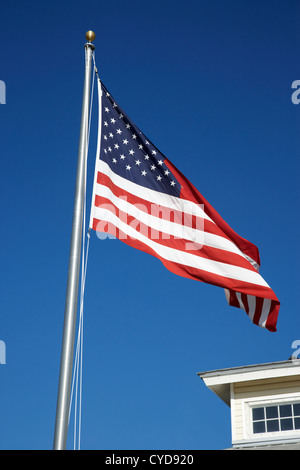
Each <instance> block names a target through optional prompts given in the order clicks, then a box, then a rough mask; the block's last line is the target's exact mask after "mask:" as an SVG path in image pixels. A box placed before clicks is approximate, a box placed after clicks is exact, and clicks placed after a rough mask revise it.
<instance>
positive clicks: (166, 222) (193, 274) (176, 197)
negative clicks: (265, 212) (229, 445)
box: [90, 79, 280, 331]
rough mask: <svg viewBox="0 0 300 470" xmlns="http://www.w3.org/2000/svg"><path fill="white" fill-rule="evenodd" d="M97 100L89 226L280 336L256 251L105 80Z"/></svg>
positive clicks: (273, 302)
mask: <svg viewBox="0 0 300 470" xmlns="http://www.w3.org/2000/svg"><path fill="white" fill-rule="evenodd" d="M98 96H99V131H98V148H97V155H96V165H95V176H94V186H93V196H92V208H91V217H90V228H91V229H93V230H96V231H97V232H98V233H100V234H110V236H113V237H116V238H118V239H120V240H122V241H123V242H125V243H127V244H128V245H130V246H132V247H134V248H137V249H139V250H142V251H144V252H147V253H149V254H151V255H153V256H155V257H157V258H158V259H160V260H161V262H162V263H163V264H164V266H165V267H166V268H167V269H169V270H170V271H172V272H173V273H175V274H178V275H180V276H184V277H187V278H191V279H195V280H198V281H202V282H206V283H209V284H213V285H216V286H219V287H223V288H224V289H225V295H226V298H227V301H228V303H229V305H232V306H235V307H239V308H241V309H243V310H244V311H245V312H246V313H247V315H248V316H249V318H250V319H251V320H252V322H253V323H255V324H257V325H259V326H261V327H263V328H267V329H268V330H269V331H276V323H277V317H278V312H279V306H280V303H279V301H278V299H277V297H276V295H275V294H274V292H273V291H272V289H271V288H270V287H269V286H268V284H267V283H266V282H265V281H264V279H263V278H262V277H261V275H260V274H259V272H258V270H259V265H260V259H259V252H258V249H257V248H256V246H254V245H253V244H252V243H250V242H249V241H247V240H245V239H244V238H242V237H240V236H239V235H238V234H237V233H235V232H234V231H233V230H232V229H231V227H230V226H229V225H228V224H227V223H226V222H225V221H224V220H223V219H222V218H221V216H220V215H219V214H218V213H217V212H216V210H215V209H214V208H213V207H212V206H211V205H210V204H209V203H208V201H206V200H205V199H204V197H203V196H202V195H201V194H200V193H199V191H198V190H197V189H196V188H195V187H194V186H193V185H192V184H191V183H190V182H189V181H188V179H187V178H186V177H185V176H183V175H182V174H181V173H180V171H179V170H177V169H176V168H175V166H174V165H173V164H172V163H171V162H170V161H169V160H168V159H167V158H166V157H165V156H164V155H163V154H162V153H161V152H160V151H159V150H158V149H157V148H156V147H155V146H154V145H153V144H152V142H151V141H150V140H149V139H148V138H147V137H146V136H145V135H144V134H143V133H142V132H141V131H140V130H139V128H138V127H137V126H136V125H135V124H134V123H133V122H132V121H131V120H130V119H129V117H128V116H127V114H126V113H125V112H124V111H123V110H122V109H121V108H120V106H119V105H118V104H117V103H116V101H115V100H114V98H113V97H112V96H111V94H110V93H109V92H108V90H107V89H106V88H105V86H104V85H103V83H101V81H100V79H98ZM104 236H105V235H104ZM106 236H107V235H106Z"/></svg>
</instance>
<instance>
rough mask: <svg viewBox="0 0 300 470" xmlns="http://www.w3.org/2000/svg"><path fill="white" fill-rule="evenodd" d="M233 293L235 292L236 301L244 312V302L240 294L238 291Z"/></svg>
mask: <svg viewBox="0 0 300 470" xmlns="http://www.w3.org/2000/svg"><path fill="white" fill-rule="evenodd" d="M235 294H236V297H237V299H238V302H239V304H240V308H241V309H243V310H245V312H246V309H245V306H244V302H243V301H242V294H241V293H240V292H236V293H235Z"/></svg>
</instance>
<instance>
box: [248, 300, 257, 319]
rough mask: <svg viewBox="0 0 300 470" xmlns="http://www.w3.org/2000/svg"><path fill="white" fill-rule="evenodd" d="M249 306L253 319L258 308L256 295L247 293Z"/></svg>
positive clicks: (250, 316)
mask: <svg viewBox="0 0 300 470" xmlns="http://www.w3.org/2000/svg"><path fill="white" fill-rule="evenodd" d="M247 300H248V307H249V313H248V315H249V318H250V319H251V320H252V321H253V317H254V314H255V309H256V297H255V296H254V295H247Z"/></svg>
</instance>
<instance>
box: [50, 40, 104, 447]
mask: <svg viewBox="0 0 300 470" xmlns="http://www.w3.org/2000/svg"><path fill="white" fill-rule="evenodd" d="M85 37H86V39H87V41H89V42H87V43H86V44H85V46H84V47H85V75H84V87H83V100H82V113H81V125H80V137H79V150H78V163H77V177H76V186H75V200H74V212H73V225H72V235H71V247H70V258H69V270H68V283H67V292H66V303H65V319H64V329H63V339H62V350H61V362H60V374H59V385H58V395H57V408H56V420H55V432H54V443H53V449H54V450H64V449H65V448H66V444H67V435H68V425H69V406H70V392H71V382H72V369H73V354H74V340H75V329H76V314H77V298H78V285H79V271H80V257H81V243H82V223H83V208H84V199H85V189H86V188H85V186H86V183H85V180H86V178H85V176H86V175H85V172H86V162H85V159H86V150H87V135H88V123H89V108H90V94H91V75H92V63H93V57H92V56H93V50H94V49H95V46H94V45H93V44H91V41H94V39H95V37H96V35H95V33H94V32H93V31H88V32H87V33H86V35H85Z"/></svg>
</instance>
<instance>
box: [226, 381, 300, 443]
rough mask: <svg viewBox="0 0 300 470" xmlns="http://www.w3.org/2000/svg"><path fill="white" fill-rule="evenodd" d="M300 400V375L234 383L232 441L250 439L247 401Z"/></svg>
mask: <svg viewBox="0 0 300 470" xmlns="http://www.w3.org/2000/svg"><path fill="white" fill-rule="evenodd" d="M297 396H298V399H299V400H300V377H299V376H298V377H297V376H296V377H295V376H294V377H277V378H270V379H262V380H259V381H257V380H252V381H249V382H239V383H235V384H233V387H232V400H231V420H232V442H235V441H238V442H240V441H242V440H245V439H249V427H250V422H249V416H248V414H247V403H249V402H251V401H254V400H258V401H259V400H261V401H263V400H270V399H276V400H281V399H285V398H288V397H294V399H295V397H296V398H297Z"/></svg>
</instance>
